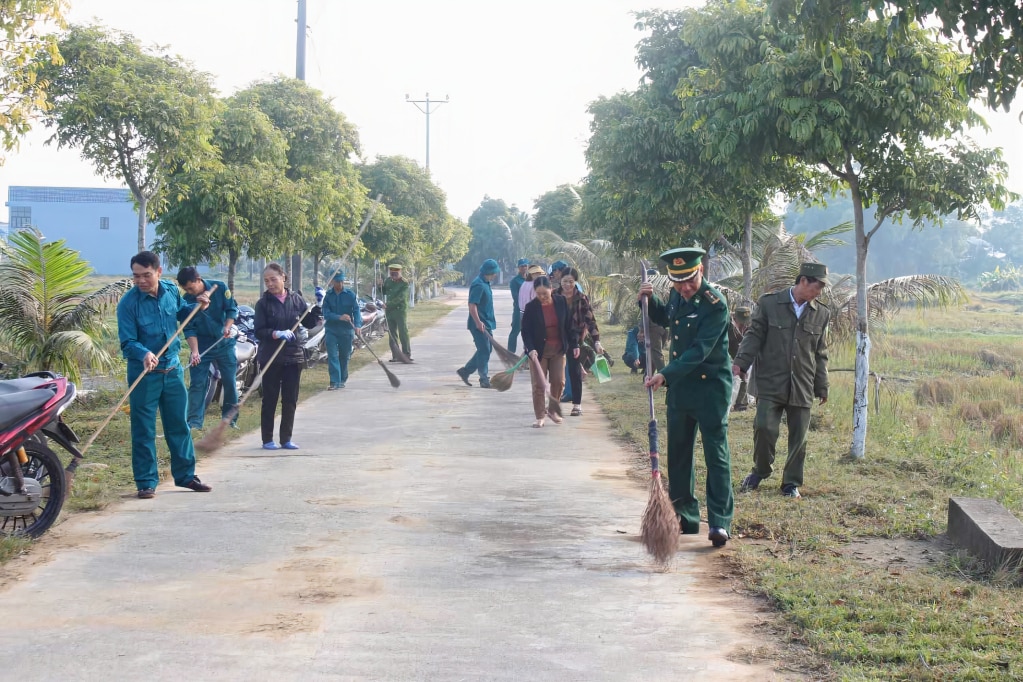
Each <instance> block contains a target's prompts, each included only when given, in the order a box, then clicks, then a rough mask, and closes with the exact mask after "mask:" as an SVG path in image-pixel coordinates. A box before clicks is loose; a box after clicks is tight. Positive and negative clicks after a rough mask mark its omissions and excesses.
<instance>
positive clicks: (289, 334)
mask: <svg viewBox="0 0 1023 682" xmlns="http://www.w3.org/2000/svg"><path fill="white" fill-rule="evenodd" d="M273 337H274V338H275V339H284V340H285V341H294V340H295V332H293V331H291V330H290V329H281V330H278V331H275V332H274V334H273Z"/></svg>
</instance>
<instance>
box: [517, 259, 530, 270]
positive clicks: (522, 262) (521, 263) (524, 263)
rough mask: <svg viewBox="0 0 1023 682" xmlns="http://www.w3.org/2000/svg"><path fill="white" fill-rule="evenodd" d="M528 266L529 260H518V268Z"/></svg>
mask: <svg viewBox="0 0 1023 682" xmlns="http://www.w3.org/2000/svg"><path fill="white" fill-rule="evenodd" d="M528 265H529V259H528V258H520V259H519V267H520V268H524V267H527V266H528Z"/></svg>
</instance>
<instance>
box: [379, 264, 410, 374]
mask: <svg viewBox="0 0 1023 682" xmlns="http://www.w3.org/2000/svg"><path fill="white" fill-rule="evenodd" d="M401 269H402V268H401V264H400V263H392V264H391V265H388V266H387V279H386V280H384V283H383V285H382V286H381V287H380V291H381V292H382V293H383V295H384V317H385V318H386V319H387V328H388V329H390V330H391V333H392V334H394V335H395V336H396V337H398V342H399V343H400V344H401V352H402V353H404V354H405V355H406V356H408V359H409V360H411V359H412V345H411V344H410V343H409V339H408V319H407V318H408V281H407V280H406V279H405V278H404V277H402V276H401ZM391 362H398V359H397V358H391Z"/></svg>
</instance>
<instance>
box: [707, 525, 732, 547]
mask: <svg viewBox="0 0 1023 682" xmlns="http://www.w3.org/2000/svg"><path fill="white" fill-rule="evenodd" d="M707 539H708V540H710V541H711V543H712V544H713V545H714V546H715V547H724V546H725V543H726V542H728V531H727V530H725V529H724V528H718V527H717V526H715V527H713V528H711V529H710V533H708V534H707Z"/></svg>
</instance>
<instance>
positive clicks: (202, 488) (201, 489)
mask: <svg viewBox="0 0 1023 682" xmlns="http://www.w3.org/2000/svg"><path fill="white" fill-rule="evenodd" d="M178 487H179V488H188V489H189V490H194V491H195V492H197V493H208V492H209V491H211V490H213V488H211V487H210V486H208V485H206V484H205V483H203V482H202V481H200V480H199V477H198V476H193V477H192V480H191V481H189V482H188V483H185V484H184V485H180V486H178Z"/></svg>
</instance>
